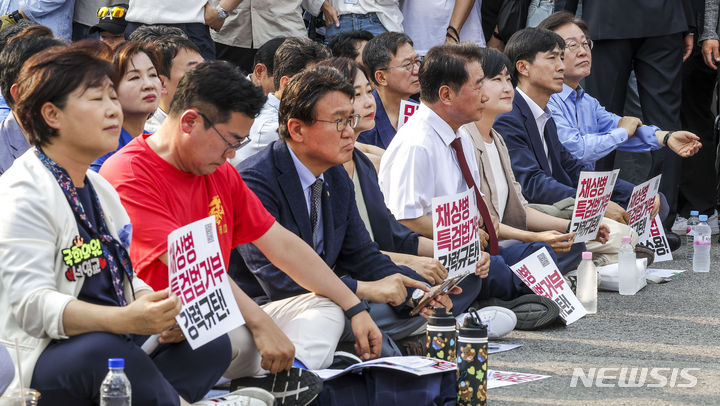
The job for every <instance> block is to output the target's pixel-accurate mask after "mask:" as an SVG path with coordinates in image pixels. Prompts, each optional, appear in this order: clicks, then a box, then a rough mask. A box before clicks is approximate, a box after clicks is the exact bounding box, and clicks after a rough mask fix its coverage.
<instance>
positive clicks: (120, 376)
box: [100, 358, 131, 406]
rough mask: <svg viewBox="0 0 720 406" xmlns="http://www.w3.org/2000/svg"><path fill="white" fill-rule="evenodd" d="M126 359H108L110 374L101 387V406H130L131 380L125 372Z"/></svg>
mask: <svg viewBox="0 0 720 406" xmlns="http://www.w3.org/2000/svg"><path fill="white" fill-rule="evenodd" d="M123 368H125V359H123V358H110V359H108V369H109V371H108V373H107V375H105V379H104V380H103V382H102V385H101V386H100V406H130V399H131V389H130V380H129V379H128V378H127V376H126V375H125V372H124V371H123Z"/></svg>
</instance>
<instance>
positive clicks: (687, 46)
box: [683, 33, 695, 62]
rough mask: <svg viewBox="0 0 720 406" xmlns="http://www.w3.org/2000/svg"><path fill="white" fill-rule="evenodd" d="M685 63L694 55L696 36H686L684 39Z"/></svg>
mask: <svg viewBox="0 0 720 406" xmlns="http://www.w3.org/2000/svg"><path fill="white" fill-rule="evenodd" d="M683 45H684V49H683V62H685V60H687V59H688V57H689V56H690V54H691V53H692V50H693V46H694V45H695V34H693V33H689V34H687V35H686V36H684V37H683Z"/></svg>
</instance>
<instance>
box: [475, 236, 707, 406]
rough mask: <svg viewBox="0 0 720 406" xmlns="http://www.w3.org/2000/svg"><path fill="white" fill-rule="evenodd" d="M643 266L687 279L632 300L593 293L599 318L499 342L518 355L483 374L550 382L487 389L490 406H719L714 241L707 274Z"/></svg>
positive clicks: (508, 355) (678, 262) (685, 264)
mask: <svg viewBox="0 0 720 406" xmlns="http://www.w3.org/2000/svg"><path fill="white" fill-rule="evenodd" d="M684 248H685V247H684V246H683V247H681V248H680V249H679V250H678V251H676V252H674V253H673V254H674V257H677V256H678V254H680V253H682V252H683V250H684ZM651 267H653V268H668V269H683V270H685V271H686V272H685V273H684V274H682V275H679V276H675V277H674V278H673V279H672V280H671V281H670V282H667V283H663V284H648V286H646V287H645V288H644V289H642V290H641V291H640V292H638V293H637V294H636V295H634V296H620V295H619V294H618V293H617V292H603V291H601V292H599V295H598V312H597V314H594V315H587V316H585V317H584V318H582V319H580V320H578V321H576V322H575V323H573V324H571V325H569V326H564V325H561V324H558V325H556V326H553V327H551V328H547V329H544V330H540V331H513V332H512V333H510V334H509V335H507V336H506V337H504V338H503V339H502V340H498V341H500V342H505V343H516V344H523V346H522V347H520V348H517V349H514V350H512V351H508V352H504V353H499V354H492V355H490V358H489V367H490V368H491V369H495V370H502V371H514V372H525V373H535V374H541V375H550V378H547V379H543V380H539V381H534V382H528V383H521V384H517V385H512V386H506V387H502V388H495V389H491V390H489V392H488V404H489V405H653V406H664V405H720V315H719V314H718V313H719V311H720V303H719V302H720V300H718V296H720V245H719V244H718V242H717V235H715V236H713V245H712V252H711V266H710V272H709V273H693V272H692V262H691V261H688V260H685V259H682V258H681V259H674V260H673V261H666V262H660V263H657V264H653V265H652V266H651ZM573 375H575V378H573Z"/></svg>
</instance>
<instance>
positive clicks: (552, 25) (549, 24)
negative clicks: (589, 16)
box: [537, 11, 590, 39]
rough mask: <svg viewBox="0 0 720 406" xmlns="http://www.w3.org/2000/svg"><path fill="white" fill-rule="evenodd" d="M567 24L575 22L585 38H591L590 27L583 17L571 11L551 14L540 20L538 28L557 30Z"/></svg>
mask: <svg viewBox="0 0 720 406" xmlns="http://www.w3.org/2000/svg"><path fill="white" fill-rule="evenodd" d="M565 24H575V25H577V26H578V28H580V29H581V30H582V32H583V34H585V38H587V39H590V28H589V27H588V25H587V23H586V22H585V20H583V19H582V18H577V17H575V14H573V13H571V12H569V11H558V12H555V13H552V14H550V15H549V16H548V17H547V18H546V19H544V20H542V21H541V22H540V25H538V26H537V28H544V29H546V30H550V31H553V32H554V31H555V30H556V29H558V28H560V27H562V26H563V25H565Z"/></svg>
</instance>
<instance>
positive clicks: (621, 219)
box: [605, 200, 630, 224]
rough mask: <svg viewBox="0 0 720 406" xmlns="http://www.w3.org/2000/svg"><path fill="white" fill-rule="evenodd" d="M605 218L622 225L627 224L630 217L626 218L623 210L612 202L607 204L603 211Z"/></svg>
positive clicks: (626, 215)
mask: <svg viewBox="0 0 720 406" xmlns="http://www.w3.org/2000/svg"><path fill="white" fill-rule="evenodd" d="M605 217H607V218H609V219H612V220H615V221H617V222H618V223H622V224H627V223H628V221H630V216H628V214H627V212H626V211H625V209H623V208H622V207H620V205H619V204H617V203H615V202H613V201H612V200H611V201H610V202H609V203H608V207H607V210H606V211H605Z"/></svg>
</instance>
